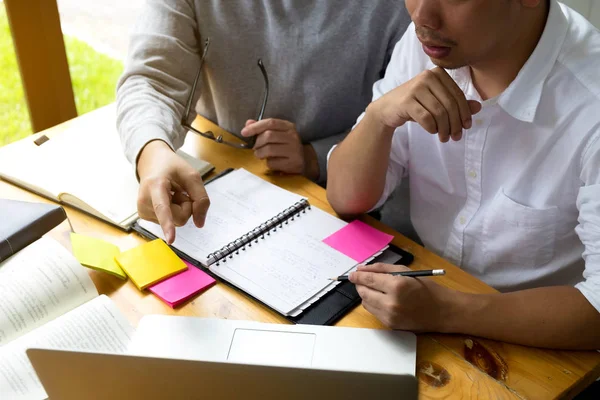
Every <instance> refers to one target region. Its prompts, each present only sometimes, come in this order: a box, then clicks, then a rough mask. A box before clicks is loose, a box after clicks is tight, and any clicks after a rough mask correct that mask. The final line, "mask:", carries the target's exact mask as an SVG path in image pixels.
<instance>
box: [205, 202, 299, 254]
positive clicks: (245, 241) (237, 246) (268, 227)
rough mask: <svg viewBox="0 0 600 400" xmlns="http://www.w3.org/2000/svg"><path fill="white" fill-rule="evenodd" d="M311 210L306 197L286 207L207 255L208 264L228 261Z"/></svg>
mask: <svg viewBox="0 0 600 400" xmlns="http://www.w3.org/2000/svg"><path fill="white" fill-rule="evenodd" d="M307 209H308V210H310V203H309V202H308V200H306V199H302V200H300V201H298V202H296V203H295V204H294V205H293V206H291V207H289V208H286V209H285V210H283V211H282V212H280V213H279V214H277V215H276V216H274V217H273V218H271V219H269V220H267V221H266V222H263V223H262V224H260V225H259V226H258V227H256V228H254V229H252V230H251V231H250V232H248V233H246V234H245V235H242V236H240V237H239V238H237V239H235V240H234V241H232V242H230V243H228V244H226V245H225V246H223V247H222V248H221V249H219V250H217V251H214V252H212V253H210V254H209V255H208V257H207V260H206V261H207V264H208V265H212V264H213V263H216V265H219V262H220V261H221V260H223V262H227V257H229V258H233V257H234V255H235V254H239V252H240V250H242V251H245V250H246V246H248V247H252V242H254V243H258V239H264V238H265V235H267V236H269V235H271V231H273V232H276V231H277V228H278V227H279V228H283V224H284V223H285V224H287V223H288V221H290V220H291V221H293V220H294V218H297V217H299V216H300V214H304V213H306V210H307Z"/></svg>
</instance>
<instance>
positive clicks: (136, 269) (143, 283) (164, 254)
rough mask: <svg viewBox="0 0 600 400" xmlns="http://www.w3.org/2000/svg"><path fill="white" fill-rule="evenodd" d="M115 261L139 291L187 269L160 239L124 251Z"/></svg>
mask: <svg viewBox="0 0 600 400" xmlns="http://www.w3.org/2000/svg"><path fill="white" fill-rule="evenodd" d="M115 260H117V262H118V263H119V265H120V266H121V268H123V271H125V273H126V274H127V275H128V276H129V277H130V278H131V280H132V281H133V283H134V284H135V286H137V287H138V289H140V290H144V289H145V288H147V287H148V286H150V285H153V284H155V283H157V282H160V281H162V280H164V279H167V278H169V277H171V276H173V275H175V274H177V273H179V272H181V271H185V270H186V269H187V265H185V263H184V262H183V261H182V260H181V259H180V258H179V257H177V255H176V254H175V253H174V252H173V250H171V249H170V248H169V246H167V244H166V243H165V242H163V241H162V240H161V239H156V240H153V241H151V242H148V243H144V244H143V245H141V246H138V247H135V248H133V249H131V250H128V251H125V252H123V253H121V254H119V255H118V256H116V257H115Z"/></svg>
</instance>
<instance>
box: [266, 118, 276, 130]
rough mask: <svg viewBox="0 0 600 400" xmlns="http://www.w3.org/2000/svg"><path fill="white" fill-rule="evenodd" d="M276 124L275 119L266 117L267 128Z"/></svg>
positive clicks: (272, 127) (271, 127)
mask: <svg viewBox="0 0 600 400" xmlns="http://www.w3.org/2000/svg"><path fill="white" fill-rule="evenodd" d="M276 124H277V123H276V122H275V119H274V118H269V119H267V128H269V129H274V128H275V126H276Z"/></svg>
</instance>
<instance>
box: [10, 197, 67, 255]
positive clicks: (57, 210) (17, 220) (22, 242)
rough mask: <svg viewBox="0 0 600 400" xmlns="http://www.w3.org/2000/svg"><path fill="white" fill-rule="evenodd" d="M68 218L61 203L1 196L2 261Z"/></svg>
mask: <svg viewBox="0 0 600 400" xmlns="http://www.w3.org/2000/svg"><path fill="white" fill-rule="evenodd" d="M66 219H67V214H66V213H65V210H64V209H63V208H62V207H61V206H57V205H55V204H46V203H30V202H26V201H17V200H7V199H0V221H1V223H0V262H1V261H3V260H6V259H7V258H8V257H10V256H12V255H13V254H15V253H17V252H18V251H19V250H21V249H23V248H25V247H27V246H28V245H30V244H31V243H33V242H35V241H36V240H38V239H39V238H40V237H42V235H44V234H45V233H47V232H48V231H50V230H51V229H52V228H54V227H56V226H57V225H59V224H60V223H61V222H63V221H64V220H66Z"/></svg>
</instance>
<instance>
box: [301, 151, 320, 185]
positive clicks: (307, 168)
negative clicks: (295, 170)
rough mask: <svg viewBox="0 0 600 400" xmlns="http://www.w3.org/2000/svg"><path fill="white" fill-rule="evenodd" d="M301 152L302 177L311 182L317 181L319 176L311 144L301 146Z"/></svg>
mask: <svg viewBox="0 0 600 400" xmlns="http://www.w3.org/2000/svg"><path fill="white" fill-rule="evenodd" d="M302 151H303V153H304V176H305V177H307V178H308V179H310V180H311V181H317V180H318V179H319V175H320V170H319V159H318V157H317V152H316V151H315V149H314V147H313V146H312V145H311V144H305V145H303V146H302Z"/></svg>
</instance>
